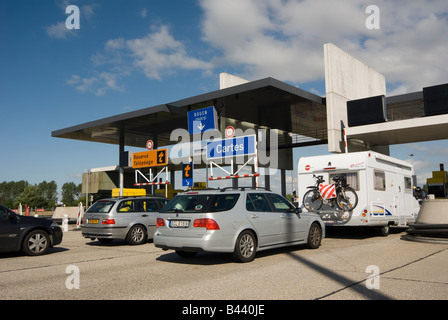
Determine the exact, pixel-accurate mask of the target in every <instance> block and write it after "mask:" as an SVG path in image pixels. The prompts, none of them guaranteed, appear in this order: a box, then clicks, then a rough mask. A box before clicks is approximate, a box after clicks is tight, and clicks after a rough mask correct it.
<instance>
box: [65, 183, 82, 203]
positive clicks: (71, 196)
mask: <svg viewBox="0 0 448 320" xmlns="http://www.w3.org/2000/svg"><path fill="white" fill-rule="evenodd" d="M81 186H82V185H81V184H79V185H76V184H75V183H74V182H66V183H64V184H63V185H62V202H63V203H64V204H65V205H66V206H76V205H78V203H79V197H80V196H81Z"/></svg>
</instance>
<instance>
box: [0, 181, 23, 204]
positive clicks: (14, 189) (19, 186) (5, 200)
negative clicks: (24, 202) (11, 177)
mask: <svg viewBox="0 0 448 320" xmlns="http://www.w3.org/2000/svg"><path fill="white" fill-rule="evenodd" d="M28 185H29V184H28V182H27V181H24V180H20V181H10V182H6V181H3V182H2V183H0V203H1V204H3V205H4V206H6V207H8V208H17V207H18V205H19V201H18V198H19V197H20V195H21V194H22V192H23V191H24V190H25V187H26V186H28Z"/></svg>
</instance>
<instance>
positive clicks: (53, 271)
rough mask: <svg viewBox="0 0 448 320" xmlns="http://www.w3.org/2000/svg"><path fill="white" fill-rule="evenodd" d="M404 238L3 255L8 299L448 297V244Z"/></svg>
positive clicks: (0, 265) (1, 294)
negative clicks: (240, 259) (240, 248)
mask: <svg viewBox="0 0 448 320" xmlns="http://www.w3.org/2000/svg"><path fill="white" fill-rule="evenodd" d="M404 234H405V233H404V230H403V229H392V231H391V234H390V235H389V236H388V237H378V236H375V235H372V234H365V233H363V232H342V233H334V232H331V233H330V235H329V237H328V238H326V239H324V240H323V243H322V246H321V247H320V248H319V249H317V250H309V249H305V248H304V247H303V246H296V247H290V248H284V249H278V250H270V251H266V252H260V253H258V255H257V257H256V259H255V260H254V261H253V262H251V263H245V264H242V263H237V262H234V261H233V260H232V257H231V255H227V254H215V253H200V254H198V255H197V256H196V257H194V258H180V257H178V256H177V255H176V253H174V251H162V250H161V249H158V248H155V247H154V245H153V243H152V242H148V243H146V244H144V245H141V246H128V245H126V244H125V243H124V242H114V243H112V244H110V245H101V244H100V243H99V242H97V241H91V240H90V239H84V238H83V237H82V236H81V232H80V231H68V232H65V233H64V239H63V242H62V244H61V245H59V246H57V247H55V248H52V249H50V252H49V254H47V255H45V256H40V257H28V256H23V255H22V254H18V253H14V254H0V299H19V300H21V299H30V300H48V299H57V300H60V299H62V300H78V299H83V300H88V299H100V300H103V299H114V300H117V299H118V300H128V299H132V300H136V299H149V300H157V299H163V300H166V299H169V300H178V299H182V300H185V299H186V300H190V299H191V300H195V299H206V300H210V299H211V300H215V299H217V300H259V299H261V300H271V299H274V300H289V299H293V300H302V299H304V300H310V299H338V300H339V299H342V300H353V299H355V300H358V299H361V300H371V299H375V300H376V299H398V300H405V299H406V300H408V299H412V300H414V299H415V300H421V299H443V300H446V299H448V272H447V270H448V269H447V265H448V245H447V244H430V243H420V242H412V241H405V240H402V239H400V237H401V236H402V235H404ZM369 277H371V278H369Z"/></svg>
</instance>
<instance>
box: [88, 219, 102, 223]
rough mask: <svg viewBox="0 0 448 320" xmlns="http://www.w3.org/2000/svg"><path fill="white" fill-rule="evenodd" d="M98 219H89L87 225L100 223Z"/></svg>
mask: <svg viewBox="0 0 448 320" xmlns="http://www.w3.org/2000/svg"><path fill="white" fill-rule="evenodd" d="M98 222H99V220H98V219H87V223H98Z"/></svg>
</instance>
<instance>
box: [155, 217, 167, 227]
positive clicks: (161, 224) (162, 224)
mask: <svg viewBox="0 0 448 320" xmlns="http://www.w3.org/2000/svg"><path fill="white" fill-rule="evenodd" d="M164 226H165V220H163V219H162V218H157V228H158V227H164Z"/></svg>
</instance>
